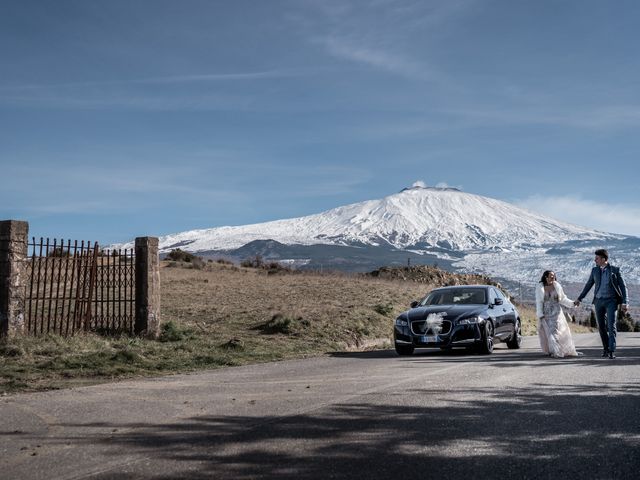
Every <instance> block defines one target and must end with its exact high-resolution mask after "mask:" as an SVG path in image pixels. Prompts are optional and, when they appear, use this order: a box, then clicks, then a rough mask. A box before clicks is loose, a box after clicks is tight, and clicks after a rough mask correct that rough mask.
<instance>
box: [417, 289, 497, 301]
mask: <svg viewBox="0 0 640 480" xmlns="http://www.w3.org/2000/svg"><path fill="white" fill-rule="evenodd" d="M483 303H487V295H486V291H485V289H484V288H460V289H447V290H436V291H433V292H431V293H430V294H429V295H428V296H427V298H425V299H424V300H423V301H422V302H421V303H420V304H421V305H466V304H483Z"/></svg>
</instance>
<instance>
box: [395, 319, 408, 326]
mask: <svg viewBox="0 0 640 480" xmlns="http://www.w3.org/2000/svg"><path fill="white" fill-rule="evenodd" d="M396 326H397V327H408V326H409V322H407V321H406V320H404V319H402V318H396Z"/></svg>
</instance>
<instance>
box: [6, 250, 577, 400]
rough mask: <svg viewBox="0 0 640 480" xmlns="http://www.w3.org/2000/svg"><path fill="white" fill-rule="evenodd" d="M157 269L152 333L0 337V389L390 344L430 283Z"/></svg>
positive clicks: (528, 328) (526, 321)
mask: <svg viewBox="0 0 640 480" xmlns="http://www.w3.org/2000/svg"><path fill="white" fill-rule="evenodd" d="M169 265H173V267H170V266H169ZM181 265H182V266H181ZM184 267H189V268H184ZM161 278H162V321H163V331H162V335H161V337H160V340H159V341H151V340H146V339H141V338H131V337H103V336H98V335H84V334H83V335H78V336H76V337H73V338H69V339H63V338H60V337H56V336H44V337H23V338H18V339H15V340H12V341H11V342H10V343H6V342H5V343H0V393H1V392H12V391H25V390H39V389H51V388H61V387H67V386H72V385H78V384H87V383H98V382H104V381H111V380H114V379H118V378H126V377H131V376H145V375H158V374H167V373H174V372H184V371H191V370H198V369H206V368H217V367H220V366H228V365H243V364H248V363H258V362H268V361H274V360H281V359H286V358H301V357H305V356H313V355H321V354H325V353H328V352H333V351H344V350H364V349H369V348H391V347H392V343H391V338H392V324H393V320H394V319H395V317H396V316H397V315H398V314H399V313H400V312H402V311H403V310H406V309H407V308H408V306H409V303H410V302H411V301H412V300H417V299H419V298H421V297H422V296H424V295H425V294H426V293H427V292H428V291H429V290H430V289H432V288H434V287H436V286H439V285H437V284H436V283H433V284H429V283H417V282H415V281H407V280H402V279H388V278H387V279H383V278H373V277H364V276H356V275H346V274H340V273H335V274H322V275H321V274H314V273H291V272H278V271H277V270H276V271H275V274H274V270H264V269H253V268H242V267H235V266H233V265H227V264H219V263H214V262H209V263H206V264H198V265H195V268H194V264H193V262H191V263H189V264H187V263H185V264H180V263H176V262H171V263H167V262H163V266H162V270H161ZM519 310H520V313H521V316H522V319H523V331H524V332H523V333H524V334H526V335H532V334H535V332H536V326H535V325H536V321H535V312H534V311H533V310H532V309H531V308H530V307H525V306H520V307H519ZM572 327H573V326H572ZM572 329H573V328H572ZM574 331H575V329H574Z"/></svg>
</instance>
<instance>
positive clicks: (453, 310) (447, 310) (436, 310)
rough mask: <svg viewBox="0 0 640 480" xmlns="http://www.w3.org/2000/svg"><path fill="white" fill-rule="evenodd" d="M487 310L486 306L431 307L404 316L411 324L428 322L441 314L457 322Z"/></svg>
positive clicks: (417, 308)
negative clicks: (422, 321)
mask: <svg viewBox="0 0 640 480" xmlns="http://www.w3.org/2000/svg"><path fill="white" fill-rule="evenodd" d="M485 309H486V306H485V305H430V306H427V307H416V308H412V309H411V310H407V311H406V312H404V313H403V314H402V315H403V316H404V317H405V318H407V319H408V320H409V321H411V322H415V321H417V320H418V321H419V320H426V319H427V317H428V316H429V315H432V314H440V315H442V318H445V319H447V320H457V319H459V318H466V317H472V316H476V315H480V314H481V313H482V312H484V311H485Z"/></svg>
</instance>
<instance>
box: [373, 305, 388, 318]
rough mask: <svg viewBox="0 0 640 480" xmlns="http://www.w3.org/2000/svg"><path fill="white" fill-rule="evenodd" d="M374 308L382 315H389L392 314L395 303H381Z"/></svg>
mask: <svg viewBox="0 0 640 480" xmlns="http://www.w3.org/2000/svg"><path fill="white" fill-rule="evenodd" d="M373 309H374V310H375V311H376V312H378V313H379V314H380V315H383V316H385V317H387V316H389V315H390V314H391V312H393V305H391V304H390V303H385V304H382V303H379V304H377V305H376V306H375V307H373Z"/></svg>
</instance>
